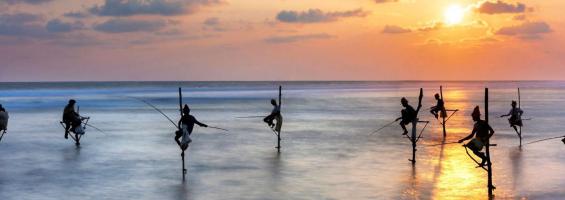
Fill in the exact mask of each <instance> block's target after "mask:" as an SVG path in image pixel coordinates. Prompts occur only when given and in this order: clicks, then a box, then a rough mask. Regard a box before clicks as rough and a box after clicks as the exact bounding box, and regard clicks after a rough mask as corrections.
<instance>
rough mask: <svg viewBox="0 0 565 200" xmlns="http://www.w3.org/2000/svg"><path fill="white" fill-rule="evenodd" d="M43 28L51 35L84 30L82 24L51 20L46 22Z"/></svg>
mask: <svg viewBox="0 0 565 200" xmlns="http://www.w3.org/2000/svg"><path fill="white" fill-rule="evenodd" d="M45 28H47V31H49V32H52V33H66V32H71V31H74V30H79V29H82V28H84V24H83V23H81V22H75V23H69V22H63V21H61V20H60V19H52V20H49V22H47V25H46V26H45Z"/></svg>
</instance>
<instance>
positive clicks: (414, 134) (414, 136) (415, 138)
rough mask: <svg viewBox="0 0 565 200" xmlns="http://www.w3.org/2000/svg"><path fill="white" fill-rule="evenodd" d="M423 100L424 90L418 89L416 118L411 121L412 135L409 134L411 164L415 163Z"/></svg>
mask: <svg viewBox="0 0 565 200" xmlns="http://www.w3.org/2000/svg"><path fill="white" fill-rule="evenodd" d="M423 98H424V89H422V88H420V95H419V96H418V107H417V108H416V116H415V119H414V121H412V134H411V136H412V137H410V141H411V142H412V159H411V160H410V161H411V162H412V164H415V163H416V151H417V149H416V147H417V142H418V135H417V132H418V131H417V128H418V122H419V121H420V120H419V119H418V113H419V112H420V109H421V108H422V99H423Z"/></svg>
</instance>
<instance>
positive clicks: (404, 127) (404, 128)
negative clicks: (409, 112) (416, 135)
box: [400, 121, 408, 135]
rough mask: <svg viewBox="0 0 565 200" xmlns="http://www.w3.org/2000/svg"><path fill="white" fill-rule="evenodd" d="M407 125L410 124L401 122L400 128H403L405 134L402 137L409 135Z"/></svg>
mask: <svg viewBox="0 0 565 200" xmlns="http://www.w3.org/2000/svg"><path fill="white" fill-rule="evenodd" d="M406 124H408V123H406V122H404V121H401V122H400V127H402V130H403V131H404V132H403V133H402V135H406V134H408V130H406Z"/></svg>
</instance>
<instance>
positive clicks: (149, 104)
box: [128, 97, 180, 129]
mask: <svg viewBox="0 0 565 200" xmlns="http://www.w3.org/2000/svg"><path fill="white" fill-rule="evenodd" d="M128 98H132V99H135V100H138V101H141V102H143V103H145V104H147V105H148V106H150V107H151V108H153V109H155V110H156V111H157V112H159V113H161V115H163V116H164V117H165V118H167V119H168V120H169V122H171V123H172V124H173V126H175V127H176V128H178V129H180V128H179V126H178V125H177V124H176V123H175V122H174V121H173V120H172V119H171V118H170V117H169V116H167V114H165V113H164V112H163V111H161V110H160V109H159V108H157V106H155V105H153V104H151V103H149V102H147V101H145V100H143V99H139V98H135V97H128Z"/></svg>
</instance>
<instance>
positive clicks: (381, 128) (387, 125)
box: [369, 120, 397, 135]
mask: <svg viewBox="0 0 565 200" xmlns="http://www.w3.org/2000/svg"><path fill="white" fill-rule="evenodd" d="M396 121H397V120H394V121H392V122H390V123H388V124H385V125H384V126H382V127H380V128H379V129H377V130H375V131H373V132H372V133H371V134H369V135H373V134H375V133H377V132H379V131H380V130H383V129H384V128H386V127H389V126H390V125H392V124H394V122H396Z"/></svg>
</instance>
